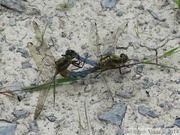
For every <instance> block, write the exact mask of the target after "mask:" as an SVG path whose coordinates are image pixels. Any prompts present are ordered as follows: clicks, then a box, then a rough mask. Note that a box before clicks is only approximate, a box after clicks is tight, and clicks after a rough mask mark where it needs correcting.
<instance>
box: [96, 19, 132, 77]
mask: <svg viewBox="0 0 180 135" xmlns="http://www.w3.org/2000/svg"><path fill="white" fill-rule="evenodd" d="M94 26H95V28H94V29H96V32H95V33H96V38H97V39H96V41H95V42H96V43H95V46H96V48H97V51H96V52H97V54H96V57H99V56H100V59H99V60H98V61H97V63H96V65H95V68H96V69H97V71H98V72H100V73H102V72H103V71H106V70H109V69H115V68H118V67H119V71H120V73H121V69H120V67H121V66H122V65H124V64H125V63H126V62H128V61H129V60H130V59H129V58H128V56H127V55H126V54H124V53H121V54H120V55H116V54H107V55H105V56H103V55H102V53H101V51H100V47H99V45H97V44H98V40H99V39H98V37H99V36H98V33H97V25H96V23H95V25H94ZM126 27H127V22H125V23H123V24H122V25H121V26H119V28H118V29H117V32H116V34H115V37H114V38H113V39H114V41H113V43H112V45H111V46H112V47H113V49H115V45H116V44H117V41H118V39H119V37H120V36H121V34H123V32H124V30H125V28H126ZM100 73H99V74H100ZM99 74H98V75H99Z"/></svg>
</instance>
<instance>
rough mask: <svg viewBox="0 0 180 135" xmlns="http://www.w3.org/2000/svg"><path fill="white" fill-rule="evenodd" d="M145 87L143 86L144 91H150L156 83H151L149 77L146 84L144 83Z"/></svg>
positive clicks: (145, 81)
mask: <svg viewBox="0 0 180 135" xmlns="http://www.w3.org/2000/svg"><path fill="white" fill-rule="evenodd" d="M143 85H144V86H143V88H144V89H148V88H150V87H151V86H153V85H154V83H153V82H152V81H150V80H149V78H148V77H145V78H144V83H143Z"/></svg>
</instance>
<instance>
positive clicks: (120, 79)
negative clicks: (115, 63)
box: [114, 76, 124, 83]
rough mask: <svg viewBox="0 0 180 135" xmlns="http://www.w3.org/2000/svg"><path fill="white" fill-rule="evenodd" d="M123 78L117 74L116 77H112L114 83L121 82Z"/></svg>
mask: <svg viewBox="0 0 180 135" xmlns="http://www.w3.org/2000/svg"><path fill="white" fill-rule="evenodd" d="M123 80H124V78H123V77H121V76H118V77H116V78H114V82H115V83H123Z"/></svg>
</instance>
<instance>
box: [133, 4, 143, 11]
mask: <svg viewBox="0 0 180 135" xmlns="http://www.w3.org/2000/svg"><path fill="white" fill-rule="evenodd" d="M135 8H137V9H139V10H144V6H143V5H142V4H141V5H139V6H137V7H135Z"/></svg>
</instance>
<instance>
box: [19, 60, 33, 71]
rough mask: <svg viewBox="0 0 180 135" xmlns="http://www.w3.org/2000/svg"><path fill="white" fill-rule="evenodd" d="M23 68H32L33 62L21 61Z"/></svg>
mask: <svg viewBox="0 0 180 135" xmlns="http://www.w3.org/2000/svg"><path fill="white" fill-rule="evenodd" d="M21 65H22V69H26V68H31V67H32V64H31V63H29V61H25V62H21Z"/></svg>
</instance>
